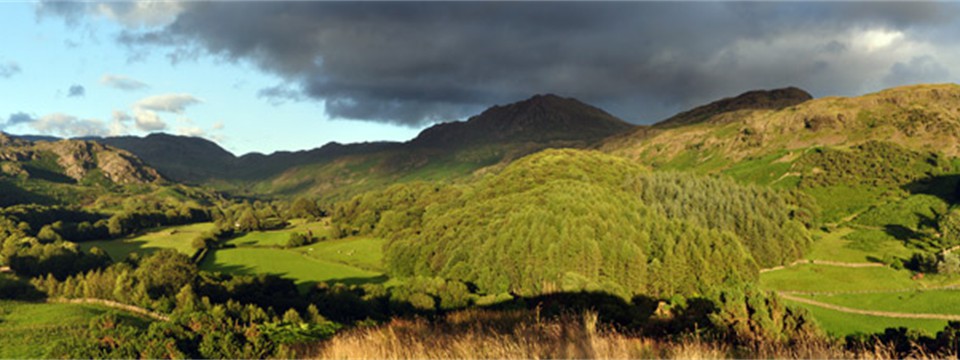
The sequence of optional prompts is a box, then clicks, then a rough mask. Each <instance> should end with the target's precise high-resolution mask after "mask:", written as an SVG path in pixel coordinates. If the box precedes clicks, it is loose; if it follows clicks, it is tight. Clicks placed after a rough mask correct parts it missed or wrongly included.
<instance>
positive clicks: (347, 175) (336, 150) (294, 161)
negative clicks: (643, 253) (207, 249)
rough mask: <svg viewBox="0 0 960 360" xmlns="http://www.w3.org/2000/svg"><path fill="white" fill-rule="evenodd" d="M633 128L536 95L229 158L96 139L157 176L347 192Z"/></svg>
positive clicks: (234, 186)
mask: <svg viewBox="0 0 960 360" xmlns="http://www.w3.org/2000/svg"><path fill="white" fill-rule="evenodd" d="M633 127H634V126H633V125H630V124H628V123H626V122H624V121H623V120H620V119H618V118H616V117H614V116H612V115H610V114H608V113H606V112H605V111H603V110H600V109H598V108H596V107H593V106H590V105H587V104H585V103H583V102H580V101H578V100H576V99H571V98H563V97H559V96H556V95H536V96H533V97H531V98H529V99H527V100H524V101H520V102H517V103H513V104H508V105H503V106H494V107H492V108H490V109H487V110H486V111H484V112H483V113H481V114H479V115H476V116H473V117H471V118H470V119H468V120H467V121H462V122H449V123H443V124H438V125H434V126H432V127H430V128H428V129H426V130H424V131H422V132H421V133H420V134H419V135H418V136H417V137H416V138H414V139H412V140H410V141H407V142H404V143H397V142H369V143H358V144H339V143H329V144H326V145H324V146H322V147H319V148H316V149H312V150H306V151H296V152H286V151H281V152H275V153H272V154H269V155H264V154H258V153H252V154H246V155H243V156H240V157H237V156H234V155H233V154H231V153H229V152H228V151H226V150H224V149H222V148H220V147H219V146H217V145H216V144H215V143H213V142H210V141H208V140H205V139H201V138H191V137H183V136H174V135H167V134H154V135H149V136H147V137H143V138H141V137H114V138H103V139H97V141H100V142H102V143H104V144H109V145H111V146H115V147H118V148H122V149H125V150H128V151H130V152H131V153H134V154H137V155H138V156H140V157H141V158H142V159H144V161H146V162H147V163H149V164H151V165H152V166H155V167H156V168H157V169H158V170H159V171H160V173H162V174H164V175H165V176H167V177H169V178H171V179H174V180H177V181H184V182H188V183H194V184H207V185H214V186H217V187H219V188H221V189H224V190H234V191H239V192H244V193H250V194H270V195H295V194H302V193H309V194H324V195H329V194H340V195H342V194H348V193H353V192H356V191H361V190H364V189H369V188H372V187H375V186H377V185H379V184H385V183H389V182H395V181H410V180H430V179H450V178H457V177H462V176H467V175H470V174H472V173H473V172H474V171H476V170H477V169H480V168H483V167H486V166H490V165H495V164H498V163H503V162H508V161H510V160H512V159H515V158H519V157H522V156H524V155H527V154H530V153H533V152H536V151H539V150H542V149H545V148H550V147H588V146H593V145H595V144H598V143H599V141H600V140H602V139H603V138H606V137H607V136H610V135H613V134H618V133H623V132H625V131H629V130H630V129H632V128H633Z"/></svg>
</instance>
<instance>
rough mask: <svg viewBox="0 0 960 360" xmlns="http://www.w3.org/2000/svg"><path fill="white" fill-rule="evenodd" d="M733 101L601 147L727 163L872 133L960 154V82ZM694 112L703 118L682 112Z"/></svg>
mask: <svg viewBox="0 0 960 360" xmlns="http://www.w3.org/2000/svg"><path fill="white" fill-rule="evenodd" d="M794 92H796V93H797V94H801V93H802V91H801V90H795V91H794ZM747 94H750V93H747ZM804 94H805V93H804ZM745 95H746V94H745ZM741 96H744V95H741ZM738 98H739V97H738ZM794 98H796V99H802V98H804V96H800V97H794ZM736 99H737V98H734V100H736ZM732 103H737V101H733V102H730V101H725V100H721V101H718V102H715V103H711V104H708V105H705V106H703V107H699V108H697V109H695V110H691V111H690V112H685V113H681V114H678V115H677V116H675V117H673V118H670V119H667V120H665V121H663V122H661V123H659V124H658V125H657V126H654V127H652V128H643V129H638V130H637V131H635V132H633V133H631V134H629V135H625V136H619V137H614V138H611V139H608V140H607V141H606V142H605V143H604V144H603V145H602V147H601V148H602V149H604V150H605V151H608V152H611V153H614V154H620V155H624V156H627V157H629V158H633V159H637V160H640V161H642V162H645V163H654V162H669V161H671V160H674V159H677V158H678V157H681V156H693V155H691V153H697V154H701V155H703V157H710V158H712V159H711V160H710V161H711V162H712V163H720V162H723V163H725V164H726V165H731V164H732V163H733V162H736V161H739V160H742V159H744V158H747V157H749V156H757V155H763V154H769V153H774V152H777V151H780V150H787V151H790V150H797V149H804V148H808V147H811V146H843V145H850V144H857V143H861V142H865V141H868V140H883V141H890V142H893V143H897V144H899V145H902V146H905V147H908V148H911V149H916V150H925V151H928V150H937V151H941V152H943V153H945V154H946V155H951V156H954V155H958V154H960V145H958V144H960V143H958V141H957V140H958V138H960V85H956V84H940V85H914V86H904V87H898V88H892V89H888V90H884V91H880V92H877V93H873V94H867V95H863V96H859V97H849V98H845V97H826V98H820V99H815V100H807V101H802V102H798V103H796V104H794V105H788V106H785V107H781V106H779V105H786V104H787V103H789V101H787V102H784V101H780V102H776V103H778V104H779V105H778V106H776V107H765V108H749V107H747V108H745V107H733V108H731V109H729V110H727V109H725V108H724V107H723V106H721V105H722V104H732ZM718 104H720V105H718ZM693 114H697V115H696V116H694V115H693ZM691 118H699V119H700V120H698V121H690V120H684V119H691ZM680 125H686V126H680ZM717 167H720V168H722V167H723V165H719V164H718V165H717Z"/></svg>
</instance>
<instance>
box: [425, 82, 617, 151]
mask: <svg viewBox="0 0 960 360" xmlns="http://www.w3.org/2000/svg"><path fill="white" fill-rule="evenodd" d="M632 127H633V125H630V124H628V123H626V122H624V121H623V120H620V119H618V118H616V117H614V116H613V115H610V114H608V113H607V112H605V111H603V110H601V109H598V108H596V107H593V106H590V105H587V104H584V103H582V102H580V101H579V100H576V99H573V98H563V97H559V96H556V95H553V94H547V95H535V96H533V97H531V98H529V99H527V100H524V101H521V102H517V103H513V104H509V105H504V106H494V107H492V108H489V109H487V110H486V111H484V112H483V113H481V114H480V115H476V116H473V117H471V118H470V119H468V120H467V121H462V122H449V123H442V124H437V125H434V126H432V127H430V128H427V129H426V130H424V131H423V132H421V133H420V134H419V135H418V136H417V137H416V138H415V139H413V140H412V141H410V144H411V145H415V146H423V147H444V148H450V147H461V146H464V145H471V144H478V143H487V144H489V143H505V142H506V143H511V142H514V143H515V142H541V143H542V142H549V141H558V140H567V141H591V140H599V139H602V138H605V137H607V136H610V135H613V134H616V133H619V132H623V131H626V130H628V129H630V128H632Z"/></svg>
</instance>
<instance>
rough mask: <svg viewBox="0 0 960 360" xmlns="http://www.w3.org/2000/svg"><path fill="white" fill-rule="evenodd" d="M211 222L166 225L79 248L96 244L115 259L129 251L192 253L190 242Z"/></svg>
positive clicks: (92, 242) (85, 248) (89, 243)
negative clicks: (171, 250)
mask: <svg viewBox="0 0 960 360" xmlns="http://www.w3.org/2000/svg"><path fill="white" fill-rule="evenodd" d="M212 229H213V223H211V222H205V223H197V224H189V225H180V226H168V227H163V228H158V229H154V230H150V231H148V232H147V233H145V234H142V235H135V236H131V237H129V238H125V239H112V240H97V241H86V242H82V243H79V244H78V245H80V248H82V249H84V250H89V249H90V248H92V247H94V246H96V247H99V248H101V249H103V250H104V251H106V252H107V254H110V257H111V258H113V260H115V261H120V260H123V259H125V258H126V257H127V255H129V254H130V253H134V252H136V253H140V254H149V253H152V252H154V251H157V250H160V249H174V250H177V251H179V252H181V253H184V254H186V255H192V254H193V251H194V249H193V247H192V246H191V242H192V241H193V239H195V238H196V237H198V236H200V234H202V233H203V232H204V231H208V230H212Z"/></svg>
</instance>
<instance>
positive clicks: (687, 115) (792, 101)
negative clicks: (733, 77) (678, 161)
mask: <svg viewBox="0 0 960 360" xmlns="http://www.w3.org/2000/svg"><path fill="white" fill-rule="evenodd" d="M812 99H813V96H812V95H810V93H808V92H806V91H804V90H802V89H800V88H797V87H793V86H790V87H785V88H780V89H772V90H752V91H747V92H745V93H742V94H740V95H737V96H735V97H729V98H724V99H720V100H717V101H714V102H711V103H709V104H706V105H702V106H698V107H696V108H693V109H692V110H688V111H684V112H682V113H679V114H677V115H674V116H672V117H670V118H668V119H666V120H663V121H661V122H658V123H656V124H654V126H656V127H660V128H670V127H677V126H683V125H690V124H696V123H700V122H703V121H706V120H708V119H709V118H711V117H713V116H715V115H719V114H722V113H725V112H731V111H738V110H761V109H769V110H777V109H782V108H785V107H790V106H794V105H797V104H800V103H803V102H805V101H808V100H812Z"/></svg>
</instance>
